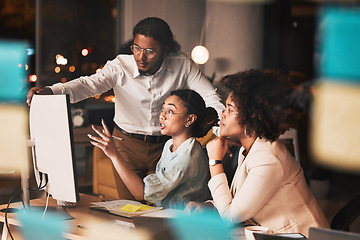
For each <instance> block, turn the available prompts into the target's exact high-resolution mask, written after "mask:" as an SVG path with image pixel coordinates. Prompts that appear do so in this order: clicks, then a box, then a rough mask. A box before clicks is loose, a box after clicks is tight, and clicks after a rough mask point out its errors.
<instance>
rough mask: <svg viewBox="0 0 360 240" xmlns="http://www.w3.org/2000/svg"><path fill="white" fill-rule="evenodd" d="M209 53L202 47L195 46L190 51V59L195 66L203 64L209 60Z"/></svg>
mask: <svg viewBox="0 0 360 240" xmlns="http://www.w3.org/2000/svg"><path fill="white" fill-rule="evenodd" d="M209 56H210V54H209V51H208V50H207V48H206V47H204V46H196V47H194V49H193V50H192V51H191V58H192V60H194V62H195V63H197V64H204V63H206V62H207V61H208V60H209Z"/></svg>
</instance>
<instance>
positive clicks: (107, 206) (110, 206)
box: [89, 199, 162, 218]
mask: <svg viewBox="0 0 360 240" xmlns="http://www.w3.org/2000/svg"><path fill="white" fill-rule="evenodd" d="M127 204H131V205H134V206H138V205H140V204H142V203H140V202H138V201H133V200H123V199H121V200H113V201H105V202H94V203H91V205H90V207H89V208H90V209H94V210H99V211H105V212H108V213H111V214H115V215H118V216H122V217H127V218H132V217H134V216H139V215H143V214H145V213H151V212H156V211H159V210H162V208H161V207H152V208H151V209H147V210H144V211H136V212H126V211H122V210H120V209H121V208H122V207H124V206H125V205H127Z"/></svg>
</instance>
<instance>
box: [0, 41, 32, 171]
mask: <svg viewBox="0 0 360 240" xmlns="http://www.w3.org/2000/svg"><path fill="white" fill-rule="evenodd" d="M26 48H27V44H25V43H22V42H19V41H2V40H0V132H1V138H0V152H1V157H0V174H1V176H4V175H5V176H7V174H12V176H14V173H15V174H16V175H20V172H21V168H22V170H23V172H24V173H25V172H28V164H27V163H28V160H29V157H28V147H27V145H26V139H27V138H28V137H27V136H28V132H29V131H28V108H27V106H26V105H25V99H26V93H27V90H28V89H27V77H26V74H25V64H26V59H27V53H26Z"/></svg>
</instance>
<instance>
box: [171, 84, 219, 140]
mask: <svg viewBox="0 0 360 240" xmlns="http://www.w3.org/2000/svg"><path fill="white" fill-rule="evenodd" d="M173 95H175V96H177V97H179V98H180V99H181V100H182V102H183V104H184V106H185V107H186V109H187V114H195V115H196V116H197V119H196V121H195V122H194V123H193V127H192V135H193V136H194V137H204V136H205V135H206V134H207V133H208V132H209V130H210V129H211V128H212V127H213V126H216V125H217V123H218V121H219V118H218V114H217V112H216V110H215V109H214V108H212V107H206V105H205V101H204V99H203V98H202V97H201V96H200V94H198V93H197V92H196V91H194V90H191V89H179V90H176V91H172V92H171V93H170V96H173Z"/></svg>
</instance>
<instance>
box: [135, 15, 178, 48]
mask: <svg viewBox="0 0 360 240" xmlns="http://www.w3.org/2000/svg"><path fill="white" fill-rule="evenodd" d="M136 34H140V35H144V36H146V37H151V38H153V39H155V40H156V41H158V42H159V43H160V46H161V47H162V48H165V47H168V48H169V52H179V51H180V49H181V46H180V44H179V43H178V42H177V41H176V40H175V39H174V36H173V33H172V32H171V29H170V27H169V25H168V24H167V23H166V22H165V21H164V20H162V19H161V18H157V17H148V18H145V19H143V20H141V21H140V22H138V23H137V24H136V26H135V27H134V30H133V41H134V39H135V36H136Z"/></svg>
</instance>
